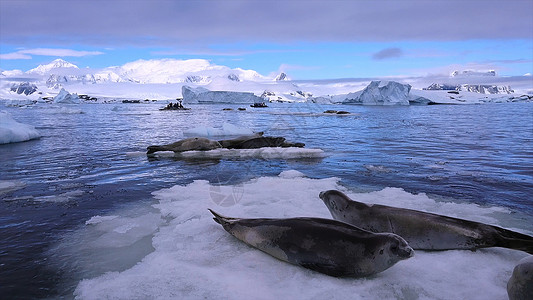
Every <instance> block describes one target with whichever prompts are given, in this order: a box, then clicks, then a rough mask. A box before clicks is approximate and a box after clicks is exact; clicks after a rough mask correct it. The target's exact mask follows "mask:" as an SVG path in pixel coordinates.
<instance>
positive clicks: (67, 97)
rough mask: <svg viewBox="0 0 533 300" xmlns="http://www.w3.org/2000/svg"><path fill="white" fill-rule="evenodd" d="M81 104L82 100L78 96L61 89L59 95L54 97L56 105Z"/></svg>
mask: <svg viewBox="0 0 533 300" xmlns="http://www.w3.org/2000/svg"><path fill="white" fill-rule="evenodd" d="M80 102H81V99H80V98H79V97H78V95H77V94H71V93H69V92H67V91H66V90H65V89H61V91H60V92H59V94H57V96H55V97H54V103H63V104H78V103H80Z"/></svg>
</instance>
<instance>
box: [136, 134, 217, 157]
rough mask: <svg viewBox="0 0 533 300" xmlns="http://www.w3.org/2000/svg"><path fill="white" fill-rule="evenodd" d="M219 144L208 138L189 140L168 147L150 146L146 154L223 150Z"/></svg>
mask: <svg viewBox="0 0 533 300" xmlns="http://www.w3.org/2000/svg"><path fill="white" fill-rule="evenodd" d="M221 147H222V146H221V145H220V143H219V142H217V141H213V140H210V139H206V138H199V137H195V138H188V139H183V140H179V141H177V142H175V143H172V144H167V145H154V146H148V148H146V149H147V151H146V154H152V153H154V152H157V151H174V152H183V151H192V150H199V151H207V150H213V149H217V148H221Z"/></svg>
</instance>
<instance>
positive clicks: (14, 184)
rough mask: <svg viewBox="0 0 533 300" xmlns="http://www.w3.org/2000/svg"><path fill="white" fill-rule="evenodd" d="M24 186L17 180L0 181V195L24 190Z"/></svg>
mask: <svg viewBox="0 0 533 300" xmlns="http://www.w3.org/2000/svg"><path fill="white" fill-rule="evenodd" d="M25 186H26V184H25V183H24V182H22V181H19V180H0V195H2V194H7V193H9V192H13V191H16V190H20V189H22V188H24V187H25Z"/></svg>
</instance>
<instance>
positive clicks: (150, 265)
mask: <svg viewBox="0 0 533 300" xmlns="http://www.w3.org/2000/svg"><path fill="white" fill-rule="evenodd" d="M328 189H340V190H342V191H344V192H346V193H347V194H348V196H350V197H352V198H353V199H357V200H358V201H363V202H367V203H380V204H386V205H393V206H400V207H406V208H416V209H419V210H424V211H430V212H436V213H440V214H447V215H451V216H459V217H462V218H466V219H472V220H476V221H481V222H486V223H492V224H498V222H499V219H498V218H497V216H505V215H506V214H508V212H507V211H506V210H505V209H503V208H498V207H494V208H483V207H479V206H477V205H474V204H466V203H465V204H458V203H445V202H436V201H434V200H432V199H431V198H428V197H427V196H426V195H425V194H418V195H415V194H410V193H407V192H405V191H403V190H402V189H399V188H385V189H383V190H381V191H376V192H370V193H354V192H351V191H348V190H346V189H345V188H343V187H342V186H340V185H339V183H338V179H336V178H325V179H310V178H306V177H305V176H304V174H302V173H300V172H298V171H294V170H291V171H285V172H283V173H281V174H280V175H279V176H275V177H260V178H256V179H253V180H250V181H248V182H245V183H243V184H236V185H230V186H224V185H219V184H217V183H209V182H207V181H203V180H197V181H194V182H192V183H190V184H187V185H183V186H182V185H176V186H174V187H171V188H169V189H163V190H159V191H157V192H154V193H153V195H154V197H155V198H156V199H157V200H158V204H156V205H153V208H155V209H156V212H146V209H145V210H142V209H141V210H139V209H136V211H137V212H138V215H136V216H131V215H129V214H127V213H126V216H122V214H121V213H120V212H118V213H117V212H115V213H113V214H112V215H111V216H109V218H106V217H105V216H98V217H95V218H92V219H91V220H89V221H88V225H87V226H86V228H84V229H83V230H84V232H85V233H84V234H80V233H76V234H74V235H73V241H74V242H73V243H71V244H68V246H67V247H64V248H65V249H68V251H71V252H73V253H78V252H80V251H82V252H83V253H84V256H80V260H79V261H76V266H78V267H79V268H81V269H84V270H85V271H84V272H85V273H86V274H90V275H87V276H85V277H84V278H85V279H83V280H81V281H80V282H79V284H78V286H77V288H76V290H75V296H76V297H77V299H324V298H332V299H505V298H506V296H507V294H506V288H505V286H506V284H507V280H508V279H509V277H510V275H511V271H512V269H513V267H514V265H515V264H516V262H517V261H518V260H520V259H521V258H522V257H524V256H526V254H525V253H523V252H519V251H513V250H507V249H483V250H478V251H476V252H472V251H461V250H453V251H441V252H424V251H417V252H416V254H415V256H414V257H413V258H411V259H409V260H406V261H402V262H399V263H398V264H396V265H395V266H393V267H392V268H390V269H388V270H386V271H384V272H382V273H379V274H377V275H375V276H371V277H368V278H362V279H352V278H334V277H329V276H326V275H323V274H320V273H317V272H313V271H311V270H308V269H305V268H302V267H298V266H294V265H291V264H288V263H286V262H282V261H279V260H277V259H275V258H273V257H271V256H269V255H267V254H265V253H263V252H261V251H259V250H257V249H255V248H252V247H249V246H247V245H246V244H244V243H242V242H241V241H239V240H237V239H235V238H234V237H233V236H231V235H230V234H228V233H227V232H226V231H224V229H223V228H222V227H221V226H220V225H218V224H216V223H215V222H214V221H213V220H212V215H211V214H210V213H209V212H208V211H207V208H211V209H214V210H216V211H217V212H219V213H221V214H223V215H227V216H230V217H245V218H257V217H270V218H287V217H302V216H308V217H323V218H330V215H329V212H328V210H327V208H326V207H325V205H324V204H323V203H322V201H321V200H320V199H319V198H318V194H319V192H321V191H324V190H328ZM117 216H118V217H117ZM143 241H144V242H143ZM145 244H146V246H143V245H145ZM121 247H122V248H121ZM142 247H145V248H146V247H153V249H152V250H153V251H152V252H151V253H149V254H147V255H146V256H144V257H143V258H136V259H135V258H131V259H132V261H130V262H128V265H129V266H128V267H126V268H118V267H115V268H113V267H112V264H116V262H115V260H116V257H127V256H131V251H136V250H137V249H139V248H142ZM80 249H81V250H80ZM89 250H90V251H89ZM120 253H123V254H122V255H121V254H120ZM106 255H107V256H106ZM102 266H104V268H103V269H102ZM93 268H99V269H98V272H91V270H92V269H93ZM117 269H119V271H116V270H117ZM106 270H108V271H106Z"/></svg>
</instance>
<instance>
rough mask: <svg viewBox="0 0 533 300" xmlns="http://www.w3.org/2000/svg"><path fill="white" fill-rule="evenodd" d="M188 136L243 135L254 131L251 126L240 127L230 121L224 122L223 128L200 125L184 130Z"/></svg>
mask: <svg viewBox="0 0 533 300" xmlns="http://www.w3.org/2000/svg"><path fill="white" fill-rule="evenodd" d="M183 134H185V135H186V136H199V137H212V136H241V135H252V134H254V132H253V131H252V130H251V129H249V128H244V127H238V126H236V125H233V124H230V123H224V124H222V128H214V127H208V126H199V127H196V128H192V129H188V130H185V131H184V132H183Z"/></svg>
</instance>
